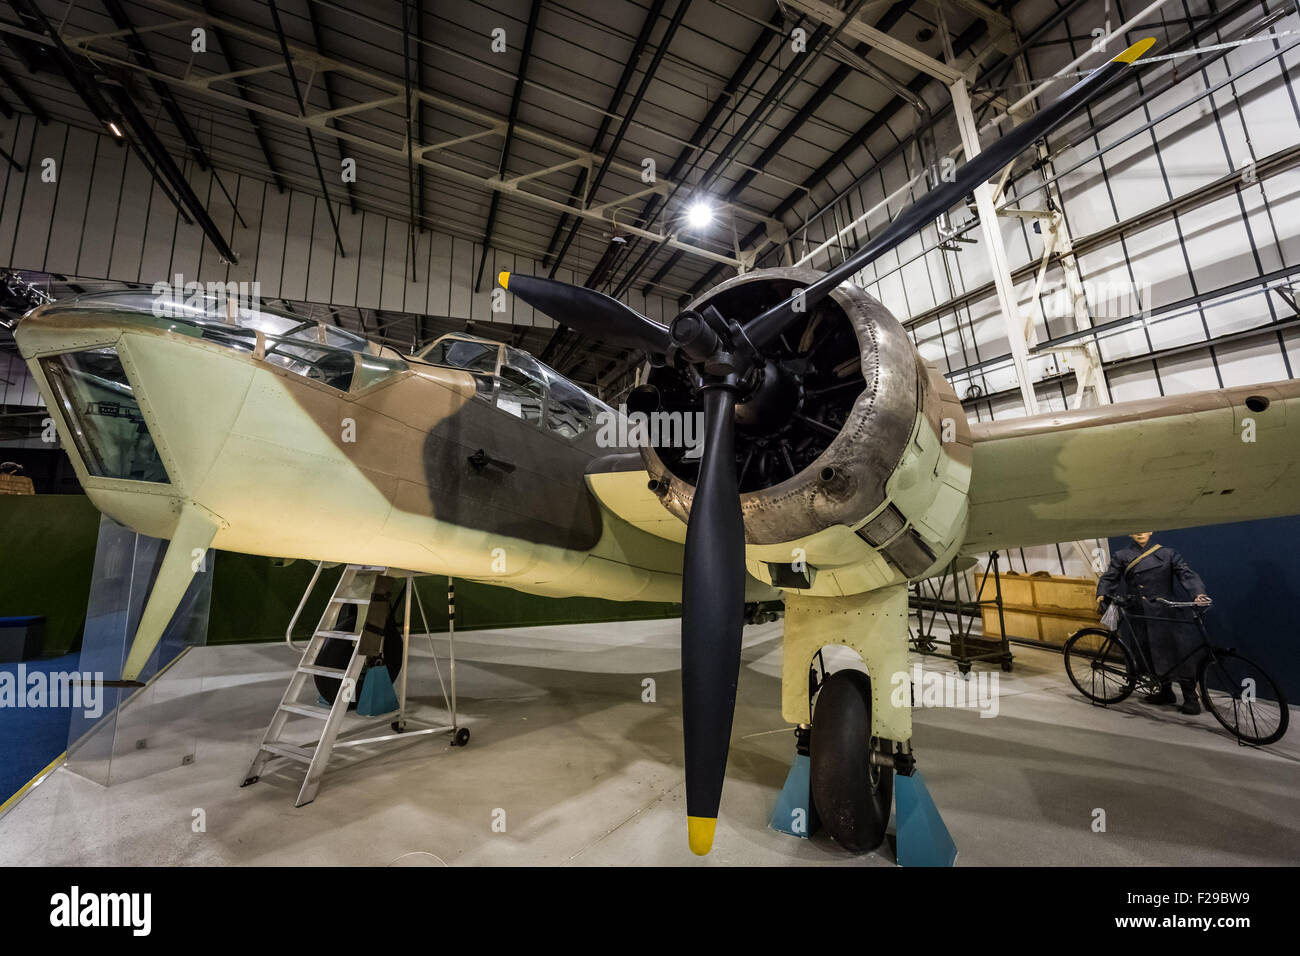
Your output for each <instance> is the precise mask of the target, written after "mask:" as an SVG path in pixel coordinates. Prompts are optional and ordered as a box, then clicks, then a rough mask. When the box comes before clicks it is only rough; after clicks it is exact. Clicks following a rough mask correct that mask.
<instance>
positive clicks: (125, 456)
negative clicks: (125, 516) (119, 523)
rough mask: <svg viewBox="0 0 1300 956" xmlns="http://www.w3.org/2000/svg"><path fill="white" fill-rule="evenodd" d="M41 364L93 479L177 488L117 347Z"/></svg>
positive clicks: (76, 353)
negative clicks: (172, 485)
mask: <svg viewBox="0 0 1300 956" xmlns="http://www.w3.org/2000/svg"><path fill="white" fill-rule="evenodd" d="M39 363H40V366H41V371H42V372H43V373H44V377H45V381H46V383H48V386H49V394H48V395H46V400H47V401H48V402H50V404H52V405H54V406H55V407H57V408H58V409H59V411H60V413H61V415H62V417H63V419H64V423H65V425H66V427H67V431H68V432H69V436H68V437H69V438H70V439H71V444H72V445H73V446H74V447H75V449H76V452H77V454H78V455H79V456H80V458H81V461H82V463H83V464H84V465H85V468H86V471H87V473H88V474H90V475H92V476H94V477H96V478H116V479H121V480H125V481H141V482H150V483H155V484H170V483H171V477H170V476H169V475H168V471H167V467H166V465H165V464H164V462H163V459H162V456H161V454H160V453H159V450H158V445H157V442H156V441H155V439H154V435H153V432H152V431H151V430H150V428H149V425H148V423H147V421H146V419H145V415H144V413H143V411H142V409H141V407H140V401H139V398H138V396H137V394H136V389H135V387H134V385H133V383H132V381H131V380H130V378H129V377H128V376H127V373H126V369H125V367H124V366H123V364H122V359H121V356H120V354H119V353H118V350H117V348H115V347H112V346H106V347H101V348H93V349H85V350H81V351H72V352H60V353H56V354H54V355H47V356H44V357H42V358H40V359H39Z"/></svg>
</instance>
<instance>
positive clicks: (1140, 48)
mask: <svg viewBox="0 0 1300 956" xmlns="http://www.w3.org/2000/svg"><path fill="white" fill-rule="evenodd" d="M1155 45H1156V38H1155V37H1147V38H1146V39H1145V40H1138V41H1137V43H1134V44H1133V45H1132V46H1131V47H1129V48H1128V49H1127V50H1125V51H1124V52H1123V53H1121V54H1120V55H1119V56H1117V57H1115V59H1113V60H1112V61H1111V62H1112V63H1136V62H1137V59H1138V57H1140V56H1141V55H1142V54H1143V53H1145V52H1146V51H1147V50H1149V49H1151V48H1152V47H1153V46H1155Z"/></svg>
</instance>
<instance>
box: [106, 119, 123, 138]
mask: <svg viewBox="0 0 1300 956" xmlns="http://www.w3.org/2000/svg"><path fill="white" fill-rule="evenodd" d="M108 128H109V129H111V130H112V131H113V135H114V136H116V137H117V138H118V139H121V138H122V131H121V130H120V129H118V128H117V124H116V123H114V122H113V121H112V120H109V121H108Z"/></svg>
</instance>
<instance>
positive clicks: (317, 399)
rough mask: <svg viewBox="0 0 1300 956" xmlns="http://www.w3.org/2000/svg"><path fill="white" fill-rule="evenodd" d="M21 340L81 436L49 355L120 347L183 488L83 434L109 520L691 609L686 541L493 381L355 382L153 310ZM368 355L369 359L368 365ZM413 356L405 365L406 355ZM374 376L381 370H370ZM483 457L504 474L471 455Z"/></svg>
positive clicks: (284, 553) (279, 550) (70, 444)
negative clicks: (615, 502)
mask: <svg viewBox="0 0 1300 956" xmlns="http://www.w3.org/2000/svg"><path fill="white" fill-rule="evenodd" d="M17 338H18V341H19V344H20V347H21V349H22V351H23V354H24V356H25V357H26V358H27V359H28V361H29V364H30V367H31V369H32V372H33V374H34V375H35V376H36V380H37V383H38V385H39V387H40V389H41V391H42V393H43V394H44V396H45V398H46V401H47V404H48V405H49V407H50V409H51V414H52V416H53V418H54V419H55V424H56V426H57V428H58V431H59V434H60V435H61V436H64V437H67V436H70V435H74V434H75V433H78V432H82V431H83V429H81V428H80V426H79V425H78V422H77V421H76V420H75V419H76V418H77V417H78V416H81V415H83V414H85V413H86V410H85V409H84V408H81V407H79V405H78V403H77V402H75V401H69V400H60V399H61V398H62V396H61V395H60V394H59V393H57V392H56V391H55V390H54V389H52V388H51V384H50V381H49V378H48V377H47V374H46V373H47V370H46V367H45V365H44V363H43V362H42V358H43V357H47V356H50V355H53V354H55V353H63V352H69V351H85V350H96V349H113V350H114V351H115V352H116V355H117V357H118V359H119V360H120V362H121V366H122V368H123V370H124V372H125V376H126V378H127V379H128V380H129V385H128V388H129V391H130V392H131V393H132V397H133V398H134V400H135V402H136V403H137V404H138V406H139V414H140V416H141V417H142V418H143V420H144V426H145V427H147V429H148V432H149V434H150V435H151V436H152V439H153V443H154V445H155V446H156V448H157V453H158V455H159V457H160V458H161V460H162V463H163V465H164V466H165V468H166V477H167V479H168V480H167V481H166V482H157V481H140V480H131V479H124V478H120V477H105V476H103V475H96V474H93V473H92V470H91V469H89V468H88V467H87V462H86V458H87V455H85V454H83V453H82V448H81V444H80V443H79V442H77V441H66V442H65V444H66V446H67V448H68V451H69V454H70V456H71V458H72V461H73V464H74V467H75V468H76V470H77V474H78V477H79V478H80V480H81V482H82V485H83V486H84V488H85V490H86V493H87V494H88V495H89V497H90V498H91V500H92V501H93V502H94V504H95V505H96V506H97V507H98V508H99V509H100V510H102V511H103V512H104V513H105V514H108V515H110V516H111V517H113V518H114V519H116V520H117V521H120V522H121V523H123V524H125V525H127V526H129V527H131V528H133V529H135V530H137V531H140V532H142V533H145V534H149V535H152V536H156V537H162V538H170V537H172V533H173V531H174V529H175V527H176V523H177V520H178V517H179V515H180V512H181V509H182V507H183V506H184V505H186V504H189V505H191V506H193V507H196V508H198V509H202V511H203V512H205V513H206V514H207V515H209V516H210V518H211V520H212V521H213V522H215V523H216V524H217V526H218V530H217V532H216V536H215V538H214V540H213V542H212V546H213V547H217V548H221V549H225V550H230V551H239V552H243V553H248V554H261V555H271V556H277V557H287V558H308V559H313V560H325V561H337V562H348V563H364V564H373V565H380V566H387V567H398V568H404V569H409V570H413V571H427V572H435V573H441V574H449V575H452V576H455V577H460V578H469V579H475V580H482V581H488V582H491V583H497V584H501V585H505V586H508V587H513V588H517V589H520V590H524V591H529V592H533V593H537V594H545V595H555V596H565V595H590V596H599V597H605V598H611V599H614V600H655V601H676V600H679V599H680V593H681V581H680V568H681V549H680V546H679V545H678V544H676V543H675V542H672V541H668V540H665V539H663V538H660V537H656V536H654V535H652V534H649V533H647V532H645V531H642V530H639V529H637V528H635V527H632V526H631V525H630V524H628V523H627V522H626V521H624V520H622V519H620V518H619V517H617V516H616V515H614V514H612V513H610V512H609V511H608V510H607V509H606V508H604V507H603V506H602V505H601V504H600V502H599V501H598V499H596V498H595V496H593V495H592V493H591V492H590V490H589V489H588V487H587V483H586V480H585V473H586V471H587V467H588V465H589V464H590V462H591V461H592V460H593V459H595V458H597V457H598V456H599V455H600V454H601V450H600V449H599V448H597V446H596V443H595V441H596V440H595V431H594V430H590V431H587V432H584V433H583V434H582V435H579V436H577V437H575V438H572V439H565V438H562V437H560V436H558V435H556V434H554V433H553V432H550V431H548V430H546V429H543V428H541V427H538V426H536V425H533V424H529V423H527V422H524V421H521V420H520V419H519V418H517V417H514V416H512V415H510V414H509V413H507V412H506V411H503V410H502V409H500V408H498V407H496V406H495V405H494V404H491V403H489V402H485V401H482V400H478V399H476V398H475V384H474V379H473V377H472V376H471V375H470V374H469V373H467V372H463V371H459V370H456V369H450V368H440V367H435V366H431V365H425V364H422V363H419V362H417V361H410V362H407V363H404V365H405V367H403V368H401V370H398V371H395V372H393V373H392V374H388V375H385V376H381V377H377V378H376V379H375V380H373V381H369V382H366V383H365V384H360V387H356V386H355V385H354V386H352V387H349V388H347V389H340V388H337V387H334V386H332V385H330V384H327V383H325V382H323V381H318V380H315V379H313V378H308V377H306V376H304V375H301V374H296V373H294V372H293V371H289V370H286V369H285V368H281V367H278V366H276V365H274V364H272V363H270V362H268V361H266V360H265V358H263V357H261V356H260V355H259V354H258V352H259V350H262V351H264V349H265V343H264V342H263V341H262V337H261V336H260V333H259V339H258V341H259V343H260V344H259V347H258V349H255V350H253V351H251V352H249V351H241V350H238V349H232V348H230V347H227V346H226V345H224V344H220V343H218V342H216V341H212V340H210V339H208V338H204V337H202V336H200V335H198V334H196V333H195V331H194V329H193V328H192V327H191V326H190V325H189V324H187V323H185V322H181V321H173V320H168V319H166V318H155V317H154V316H152V315H150V314H148V313H142V312H139V311H135V312H128V311H117V310H109V309H105V310H103V311H93V310H87V309H79V310H61V309H60V308H59V306H58V305H57V304H55V305H51V306H47V307H45V308H44V309H41V310H38V311H37V312H35V313H33V314H31V315H29V316H27V317H26V318H25V319H24V320H23V322H22V323H21V324H20V326H19V329H18V332H17ZM366 358H367V357H366V356H358V358H357V361H358V362H359V363H360V362H363V361H366ZM396 364H398V365H402V364H403V363H400V362H399V363H396ZM353 380H354V381H356V382H358V383H360V382H363V381H364V380H365V376H362V375H356V376H353ZM480 451H481V452H482V453H483V454H484V455H486V456H487V459H488V460H487V463H486V464H481V465H476V464H475V463H474V462H471V458H472V457H474V456H475V455H476V454H477V453H479V452H480Z"/></svg>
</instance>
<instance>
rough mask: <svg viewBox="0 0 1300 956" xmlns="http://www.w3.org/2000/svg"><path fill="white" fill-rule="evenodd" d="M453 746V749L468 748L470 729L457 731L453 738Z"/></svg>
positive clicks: (464, 728)
mask: <svg viewBox="0 0 1300 956" xmlns="http://www.w3.org/2000/svg"><path fill="white" fill-rule="evenodd" d="M451 745H452V746H453V747H468V746H469V728H468V727H461V728H460V729H459V730H457V731H456V733H455V734H454V735H453V736H452V738H451Z"/></svg>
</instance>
